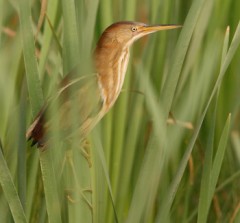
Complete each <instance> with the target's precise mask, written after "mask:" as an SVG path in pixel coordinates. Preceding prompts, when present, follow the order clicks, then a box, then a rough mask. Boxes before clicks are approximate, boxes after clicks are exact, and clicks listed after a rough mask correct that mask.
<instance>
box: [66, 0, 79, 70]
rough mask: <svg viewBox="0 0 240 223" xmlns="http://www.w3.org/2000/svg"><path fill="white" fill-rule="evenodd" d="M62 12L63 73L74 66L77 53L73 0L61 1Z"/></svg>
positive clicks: (77, 41) (77, 40) (77, 42)
mask: <svg viewBox="0 0 240 223" xmlns="http://www.w3.org/2000/svg"><path fill="white" fill-rule="evenodd" d="M62 12H63V73H64V74H67V73H68V72H69V71H70V70H72V68H73V67H75V66H76V64H77V62H78V61H77V60H78V58H79V57H80V54H79V38H78V33H77V20H76V12H75V3H74V1H64V0H63V1H62Z"/></svg>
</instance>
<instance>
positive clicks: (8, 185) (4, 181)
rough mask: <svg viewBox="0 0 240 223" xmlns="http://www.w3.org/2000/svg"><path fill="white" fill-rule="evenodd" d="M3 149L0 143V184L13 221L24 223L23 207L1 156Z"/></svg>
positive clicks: (25, 220)
mask: <svg viewBox="0 0 240 223" xmlns="http://www.w3.org/2000/svg"><path fill="white" fill-rule="evenodd" d="M2 151H3V148H2V145H1V142H0V182H1V186H2V189H3V192H4V195H5V197H6V199H7V202H8V205H9V207H10V210H11V212H12V216H13V219H14V221H15V222H16V223H26V222H27V219H26V216H25V213H24V210H23V206H22V204H21V201H20V199H19V196H18V193H17V190H16V187H15V185H14V182H13V179H12V176H11V173H10V171H9V169H8V166H7V163H6V161H5V159H4V156H3V153H2Z"/></svg>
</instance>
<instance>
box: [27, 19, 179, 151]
mask: <svg viewBox="0 0 240 223" xmlns="http://www.w3.org/2000/svg"><path fill="white" fill-rule="evenodd" d="M179 27H181V26H178V25H154V26H149V25H146V24H144V23H138V22H117V23H114V24H112V25H111V26H109V27H108V28H107V29H106V30H105V31H104V32H103V34H102V35H101V37H100V39H99V41H98V43H97V46H96V49H95V52H94V63H95V69H96V75H93V76H91V75H90V76H89V77H87V78H78V79H74V80H71V81H69V80H67V79H66V78H65V79H64V81H63V82H62V83H61V88H60V90H59V92H58V94H57V95H56V97H54V99H51V100H50V101H49V102H48V103H47V104H46V105H45V106H44V107H43V108H42V110H41V111H40V112H39V114H38V115H37V117H36V118H35V120H34V122H33V124H32V125H31V126H30V127H29V129H28V131H27V134H26V135H27V138H28V139H32V142H33V143H32V144H37V146H38V147H43V146H44V145H45V144H46V143H47V142H48V140H49V137H48V135H49V132H50V131H51V125H52V123H53V122H57V123H58V125H59V128H58V130H59V132H60V135H61V137H63V138H65V137H69V136H70V135H71V132H72V131H75V130H78V131H77V132H78V133H80V135H79V137H80V140H81V139H83V138H84V137H85V136H86V135H87V134H88V133H89V131H90V130H91V129H92V128H93V127H94V126H95V125H96V123H97V122H98V121H99V120H100V119H101V118H102V117H103V116H104V115H105V114H106V113H107V112H108V111H109V109H110V108H111V107H112V106H113V105H114V103H115V101H116V100H117V98H118V96H119V94H120V92H121V89H122V86H123V82H124V78H125V74H126V70H127V65H128V61H129V48H130V47H131V45H132V44H133V43H134V42H135V41H136V40H137V39H139V38H141V37H143V36H145V35H148V34H150V33H154V32H156V31H161V30H168V29H175V28H179ZM66 80H67V81H66ZM54 103H55V105H56V106H57V113H58V114H57V115H54V116H55V117H51V118H50V117H48V116H47V113H48V110H51V104H54ZM73 114H77V116H78V119H77V121H75V122H74V123H72V122H71V121H69V120H71V117H72V115H73ZM76 122H77V123H76ZM72 125H74V127H72ZM50 135H51V134H50Z"/></svg>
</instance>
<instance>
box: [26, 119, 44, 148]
mask: <svg viewBox="0 0 240 223" xmlns="http://www.w3.org/2000/svg"><path fill="white" fill-rule="evenodd" d="M26 138H27V140H28V141H30V140H31V141H32V144H31V146H34V145H37V147H43V146H44V116H43V114H39V115H38V116H37V117H36V119H35V120H34V122H33V123H32V124H31V125H30V127H29V128H28V130H27V132H26Z"/></svg>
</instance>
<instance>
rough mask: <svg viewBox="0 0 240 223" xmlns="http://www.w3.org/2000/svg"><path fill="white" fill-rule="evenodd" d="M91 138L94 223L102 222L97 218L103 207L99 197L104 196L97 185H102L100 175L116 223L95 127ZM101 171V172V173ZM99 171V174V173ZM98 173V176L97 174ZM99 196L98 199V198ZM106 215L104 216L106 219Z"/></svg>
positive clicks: (116, 218)
mask: <svg viewBox="0 0 240 223" xmlns="http://www.w3.org/2000/svg"><path fill="white" fill-rule="evenodd" d="M92 135H93V137H92V140H93V144H94V148H93V153H94V154H93V157H94V164H93V165H94V169H93V179H94V180H93V181H94V183H95V185H94V192H95V193H96V195H94V196H93V198H94V199H95V201H93V207H94V208H95V210H94V213H93V214H94V216H93V218H94V222H99V221H102V219H101V218H100V217H99V216H101V213H99V211H100V210H102V209H101V206H103V205H102V204H101V198H100V197H101V195H103V194H104V189H103V188H99V185H102V181H103V178H102V179H101V178H99V177H101V176H102V175H104V177H105V180H106V183H107V187H108V192H109V196H110V199H111V204H112V209H113V213H114V220H115V222H116V223H118V216H117V212H116V209H115V202H114V197H113V192H112V186H111V182H110V178H109V174H108V168H107V162H106V160H105V155H104V151H103V148H102V146H101V142H100V139H99V136H98V134H97V127H96V128H95V130H93V133H92ZM101 169H102V171H101ZM99 171H101V172H99ZM99 173H100V174H99ZM99 196H100V197H99ZM107 216H108V215H106V217H107Z"/></svg>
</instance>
